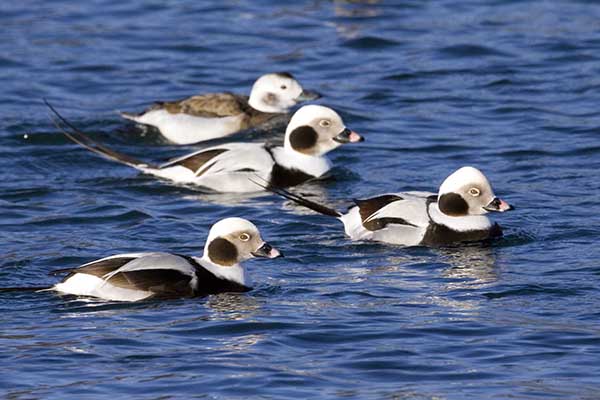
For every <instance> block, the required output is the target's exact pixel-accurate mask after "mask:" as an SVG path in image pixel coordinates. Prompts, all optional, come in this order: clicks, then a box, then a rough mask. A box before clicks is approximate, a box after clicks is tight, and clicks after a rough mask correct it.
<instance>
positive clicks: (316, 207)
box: [250, 179, 342, 218]
mask: <svg viewBox="0 0 600 400" xmlns="http://www.w3.org/2000/svg"><path fill="white" fill-rule="evenodd" d="M250 180H251V181H252V182H253V183H254V184H256V185H258V186H260V187H262V188H263V189H265V190H267V191H269V192H271V193H274V194H277V195H279V196H281V197H285V198H286V199H288V200H291V201H293V202H294V203H296V204H300V205H301V206H304V207H306V208H309V209H311V210H313V211H316V212H318V213H319V214H323V215H328V216H330V217H336V218H339V217H341V216H342V213H340V212H339V211H337V210H335V209H333V208H330V207H327V206H324V205H322V204H319V203H316V202H314V201H311V200H308V199H307V198H304V197H302V196H300V195H297V194H295V193H292V192H289V191H287V190H285V189H283V188H280V187H276V186H271V185H269V184H268V183H267V184H261V183H259V182H257V181H255V180H253V179H250Z"/></svg>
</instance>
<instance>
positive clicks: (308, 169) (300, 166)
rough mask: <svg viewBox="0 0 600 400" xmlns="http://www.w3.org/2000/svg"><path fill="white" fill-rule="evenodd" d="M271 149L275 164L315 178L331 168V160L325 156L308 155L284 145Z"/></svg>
mask: <svg viewBox="0 0 600 400" xmlns="http://www.w3.org/2000/svg"><path fill="white" fill-rule="evenodd" d="M271 151H272V152H273V157H275V161H277V164H279V165H281V166H282V167H285V168H288V169H297V170H300V171H302V172H305V173H307V174H309V175H312V176H314V177H317V178H318V177H320V176H323V175H325V174H326V173H327V171H329V170H330V169H331V161H329V159H327V157H322V156H320V157H315V156H309V155H306V154H302V153H298V152H297V151H293V150H290V149H287V148H284V147H275V148H273V149H272V150H271Z"/></svg>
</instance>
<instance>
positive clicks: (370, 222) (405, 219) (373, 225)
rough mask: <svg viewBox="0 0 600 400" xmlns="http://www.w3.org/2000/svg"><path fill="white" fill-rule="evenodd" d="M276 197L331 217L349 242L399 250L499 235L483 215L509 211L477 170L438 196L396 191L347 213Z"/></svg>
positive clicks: (466, 170)
mask: <svg viewBox="0 0 600 400" xmlns="http://www.w3.org/2000/svg"><path fill="white" fill-rule="evenodd" d="M255 184H257V185H260V186H261V187H263V188H265V190H269V191H271V192H273V193H275V194H278V195H280V196H282V197H285V198H287V199H289V200H291V201H293V202H295V203H297V204H300V205H302V206H304V207H307V208H309V209H311V210H313V211H316V212H318V213H320V214H323V215H327V216H330V217H335V218H337V219H338V220H340V221H341V222H342V224H343V225H344V231H345V233H346V235H347V236H349V237H350V238H351V239H352V240H366V241H377V242H383V243H389V244H395V245H401V246H427V247H439V246H447V245H453V244H457V243H462V242H474V241H483V240H488V239H493V238H497V237H500V236H502V234H503V232H502V228H501V227H500V226H499V225H498V224H497V223H493V222H492V221H491V220H490V219H489V218H488V216H487V214H488V213H490V212H501V213H502V212H506V211H510V210H513V209H514V207H513V206H512V205H510V204H508V203H507V202H506V201H504V200H502V199H500V198H499V197H496V195H495V194H494V191H493V189H492V186H491V184H490V182H489V180H488V179H487V177H486V176H485V175H484V174H483V172H481V171H480V170H479V169H477V168H475V167H471V166H465V167H461V168H459V169H458V170H456V171H454V172H453V173H452V174H450V175H449V176H448V177H447V178H446V179H445V180H444V181H443V182H442V184H441V185H440V187H439V190H438V193H437V194H436V193H431V192H415V191H410V192H399V193H386V194H382V195H379V196H375V197H371V198H367V199H362V200H354V204H353V205H352V206H350V207H349V208H348V210H347V212H346V213H341V212H340V211H338V210H336V209H334V208H332V207H329V206H327V205H323V204H319V203H317V202H314V201H312V200H309V199H307V198H306V197H303V196H300V195H297V194H294V193H292V192H290V191H287V190H285V189H282V188H274V187H267V186H266V185H264V184H263V183H261V182H258V181H255Z"/></svg>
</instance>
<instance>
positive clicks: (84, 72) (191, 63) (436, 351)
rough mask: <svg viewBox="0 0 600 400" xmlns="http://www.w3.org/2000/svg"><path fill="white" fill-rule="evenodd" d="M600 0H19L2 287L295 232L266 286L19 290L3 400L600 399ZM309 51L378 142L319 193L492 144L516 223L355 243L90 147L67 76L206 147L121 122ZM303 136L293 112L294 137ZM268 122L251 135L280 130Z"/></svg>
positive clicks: (4, 154)
mask: <svg viewBox="0 0 600 400" xmlns="http://www.w3.org/2000/svg"><path fill="white" fill-rule="evenodd" d="M598 21H600V4H598V3H597V2H593V1H571V0H569V1H567V0H563V1H559V0H557V1H542V0H539V1H533V0H531V1H526V0H522V1H519V0H501V1H500V0H499V1H483V0H480V1H477V0H457V1H449V0H448V1H420V0H413V1H402V2H395V1H377V0H370V1H367V0H365V1H325V0H314V1H304V2H302V1H298V2H291V1H290V2H283V1H273V0H261V1H246V0H238V1H233V0H224V1H214V2H208V1H197V2H181V1H174V0H173V1H171V0H166V1H165V0H161V1H154V0H148V1H131V2H124V1H116V0H95V1H85V2H84V1H81V2H73V1H67V0H53V1H33V0H32V1H21V2H15V1H3V2H2V3H1V4H0V32H1V34H2V35H1V37H2V40H1V41H0V87H1V88H2V89H1V95H0V155H1V156H0V214H1V219H0V256H1V257H0V266H1V267H0V286H3V287H7V286H48V285H51V284H53V283H54V282H56V280H57V278H56V277H51V276H48V274H47V273H48V272H49V271H51V270H53V269H56V268H65V267H71V266H76V265H79V264H81V263H84V262H86V261H89V260H92V259H94V258H99V257H103V256H107V255H110V254H113V253H117V252H129V251H142V250H163V251H172V252H179V253H186V254H200V253H201V251H202V247H203V244H204V240H205V238H206V234H207V230H208V227H209V226H210V224H211V223H213V222H214V221H216V220H218V219H219V218H222V217H227V216H243V217H246V218H249V219H251V220H252V221H254V222H255V223H256V224H257V225H259V227H260V228H261V230H262V231H263V235H264V236H265V237H266V238H267V239H269V240H270V241H271V242H273V244H274V245H276V246H277V247H279V248H281V249H282V250H283V251H284V252H285V253H286V258H285V259H281V260H274V261H271V262H267V261H252V262H250V263H249V264H248V269H249V273H250V275H251V277H252V279H253V281H254V283H255V290H254V291H251V292H249V293H246V294H222V295H216V296H210V297H207V298H200V299H184V300H174V301H165V302H158V301H146V302H140V303H135V304H123V303H111V302H100V301H86V300H84V299H77V298H72V297H61V296H58V295H56V294H54V293H51V292H44V293H28V292H11V293H2V294H0V320H1V323H0V392H1V393H2V394H3V397H4V398H7V399H87V398H94V399H116V398H129V399H192V398H205V399H246V398H262V399H286V398H287V399H303V398H306V399H308V398H311V399H312V398H319V399H329V398H347V399H382V398H383V399H467V398H469V399H508V398H511V399H541V398H544V399H546V398H548V399H566V398H569V399H595V398H598V391H599V390H600V323H599V320H600V312H599V309H598V305H599V304H600V285H599V281H600V263H599V262H598V258H599V257H600V247H599V246H598V239H599V237H600V206H599V203H600V179H599V178H598V171H599V170H600V141H599V137H600V136H599V134H600V29H599V27H600V25H599V22H598ZM271 71H289V72H292V73H293V74H294V75H296V76H297V77H298V79H299V80H300V81H301V82H302V84H303V85H304V86H305V87H308V88H311V89H315V90H318V91H320V92H322V93H324V94H325V95H326V96H325V97H324V98H323V99H321V100H320V101H319V102H320V103H322V104H326V105H329V106H331V107H333V108H335V109H336V110H338V111H339V112H340V113H341V114H342V116H343V117H344V119H345V121H346V123H347V125H348V126H349V127H351V128H352V129H354V130H356V131H358V132H360V133H362V134H364V135H365V136H366V138H367V141H366V142H364V143H361V144H358V145H352V146H347V147H345V148H343V149H339V150H338V151H336V152H335V153H334V154H332V157H331V158H332V160H333V162H334V164H335V166H336V167H335V169H334V171H333V172H334V173H333V175H334V176H333V178H331V179H327V180H325V181H322V182H315V183H309V184H306V185H303V186H301V187H299V188H298V189H296V190H297V191H298V192H300V193H304V194H307V195H310V196H314V197H316V198H317V199H319V200H320V201H326V202H327V203H329V204H331V205H333V206H336V207H339V208H343V207H345V206H347V205H348V204H349V200H350V199H352V198H354V197H358V198H360V197H365V196H370V195H374V194H379V193H385V192H393V191H401V190H409V189H414V190H429V191H435V190H436V189H437V187H438V186H439V184H440V183H441V181H442V180H443V178H444V177H445V176H447V175H448V174H449V173H450V172H452V171H453V170H454V169H456V168H458V167H460V166H462V165H475V166H477V167H479V168H481V169H482V170H483V171H484V172H485V173H486V174H487V175H488V177H489V178H490V180H491V181H492V184H493V186H494V188H495V191H496V193H497V194H498V195H500V196H501V197H503V198H505V199H506V200H507V201H509V202H510V203H513V204H515V205H516V207H517V210H516V211H514V212H512V213H507V214H504V215H499V216H495V217H497V218H496V220H497V221H498V222H500V223H501V224H502V225H503V226H504V228H505V233H506V235H505V237H504V238H502V239H501V240H498V241H496V242H494V243H492V244H491V245H490V244H474V245H465V246H457V247H450V248H443V249H426V248H401V247H397V246H391V245H384V244H377V243H365V242H351V241H349V240H348V239H347V238H345V237H344V234H343V230H342V227H341V224H339V222H338V221H335V220H333V219H331V218H329V217H326V216H320V215H315V214H314V213H312V212H308V211H305V210H302V209H300V208H298V207H295V206H293V205H291V204H289V203H287V202H285V201H282V200H281V199H280V198H277V197H275V196H273V195H264V196H258V197H256V196H249V197H248V196H232V195H216V194H207V193H203V192H202V191H200V190H198V189H194V188H189V187H182V186H177V185H173V184H169V183H167V182H161V181H159V180H156V179H154V178H152V177H149V176H145V175H142V174H140V173H138V172H136V171H135V170H133V169H130V168H128V167H125V166H122V165H118V164H115V163H112V162H110V161H107V160H104V159H102V158H100V157H98V156H96V155H94V154H91V153H89V152H87V151H85V150H84V149H82V148H80V147H78V146H77V145H75V144H73V143H71V142H69V141H68V139H66V138H65V137H64V136H62V135H61V134H60V132H59V131H58V130H57V129H56V128H55V127H54V125H53V124H52V123H51V121H50V119H49V116H48V111H47V109H46V108H45V106H44V105H43V103H42V99H43V98H47V99H48V100H49V101H50V102H51V103H53V104H54V105H55V106H56V107H57V108H58V109H59V110H61V111H62V112H63V113H64V114H65V115H66V116H68V117H69V118H71V119H72V121H73V122H74V123H76V124H77V125H78V126H80V127H81V128H83V129H85V130H86V131H87V132H89V133H90V134H91V135H92V136H94V137H96V138H97V139H98V140H101V141H102V142H103V143H106V144H108V145H110V146H112V147H115V148H117V149H119V150H120V151H123V152H127V153H130V154H133V155H135V156H138V157H143V158H144V159H148V160H150V161H161V160H166V159H167V158H169V157H172V156H175V155H178V154H183V153H185V152H190V151H192V150H194V149H196V148H197V147H193V146H188V147H176V146H170V145H168V144H165V143H163V142H161V141H160V139H159V138H158V137H157V135H155V134H153V133H152V132H146V131H142V130H140V129H139V128H136V127H135V126H133V125H131V124H129V123H127V122H125V121H123V120H121V119H120V117H119V116H118V115H117V113H116V112H115V111H116V110H128V111H135V110H140V109H142V108H143V107H144V106H146V105H148V104H150V103H151V102H152V101H154V100H169V99H177V98H181V97H185V96H187V95H191V94H195V93H200V92H210V91H223V90H231V91H235V92H239V93H248V91H249V88H250V86H251V84H252V82H253V81H254V79H255V78H256V77H258V76H259V75H261V74H263V73H266V72H271ZM281 134H282V132H275V133H271V134H270V135H271V136H270V138H278V137H279V138H280V137H281ZM261 138H262V136H261V135H260V134H257V133H254V134H252V135H250V136H245V137H244V136H243V137H241V138H236V140H241V139H246V140H261Z"/></svg>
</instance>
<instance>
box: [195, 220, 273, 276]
mask: <svg viewBox="0 0 600 400" xmlns="http://www.w3.org/2000/svg"><path fill="white" fill-rule="evenodd" d="M279 256H281V253H280V252H279V251H278V250H277V249H275V248H273V247H271V245H269V244H268V243H265V242H264V241H263V240H262V238H261V236H260V232H259V231H258V228H257V227H256V226H255V225H254V224H253V223H252V222H250V221H248V220H246V219H243V218H225V219H222V220H220V221H219V222H217V223H216V224H214V225H213V226H212V227H211V228H210V232H209V233H208V238H207V239H206V245H205V246H204V258H205V259H207V260H209V261H210V262H212V263H213V264H215V265H218V266H219V267H223V268H227V267H232V266H236V265H238V264H239V263H240V262H242V261H245V260H248V259H250V258H253V257H265V258H276V257H279Z"/></svg>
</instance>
